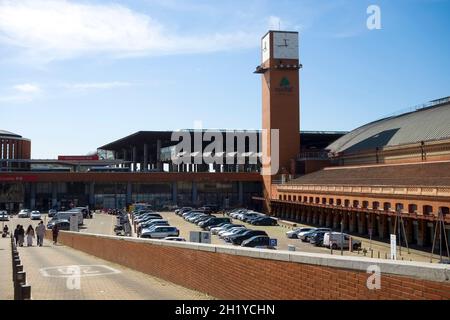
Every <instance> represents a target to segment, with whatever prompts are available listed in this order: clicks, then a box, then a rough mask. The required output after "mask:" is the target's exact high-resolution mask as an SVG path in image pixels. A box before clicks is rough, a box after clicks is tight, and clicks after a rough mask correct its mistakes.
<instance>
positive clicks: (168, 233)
mask: <svg viewBox="0 0 450 320" xmlns="http://www.w3.org/2000/svg"><path fill="white" fill-rule="evenodd" d="M179 235H180V231H179V230H178V229H177V228H175V227H171V226H156V227H154V228H153V229H152V230H148V229H144V230H142V233H141V238H152V239H163V238H167V237H178V236H179Z"/></svg>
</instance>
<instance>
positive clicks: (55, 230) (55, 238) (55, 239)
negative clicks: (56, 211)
mask: <svg viewBox="0 0 450 320" xmlns="http://www.w3.org/2000/svg"><path fill="white" fill-rule="evenodd" d="M58 233H59V228H58V224H57V223H55V224H54V225H53V227H52V235H53V244H56V243H57V242H58Z"/></svg>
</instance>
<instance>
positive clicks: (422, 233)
mask: <svg viewBox="0 0 450 320" xmlns="http://www.w3.org/2000/svg"><path fill="white" fill-rule="evenodd" d="M418 223H419V225H418V231H419V232H418V234H417V245H419V246H421V247H424V246H425V245H426V232H427V221H426V220H422V219H420V220H419V221H418Z"/></svg>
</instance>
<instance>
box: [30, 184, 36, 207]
mask: <svg viewBox="0 0 450 320" xmlns="http://www.w3.org/2000/svg"><path fill="white" fill-rule="evenodd" d="M35 207H36V184H35V183H34V182H31V183H30V210H34V209H36V208H35Z"/></svg>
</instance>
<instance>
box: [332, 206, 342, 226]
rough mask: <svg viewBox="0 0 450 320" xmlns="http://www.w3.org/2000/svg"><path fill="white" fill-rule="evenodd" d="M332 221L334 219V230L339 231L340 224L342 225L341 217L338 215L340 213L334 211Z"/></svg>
mask: <svg viewBox="0 0 450 320" xmlns="http://www.w3.org/2000/svg"><path fill="white" fill-rule="evenodd" d="M332 215H333V217H332V219H333V229H337V228H338V227H339V223H340V219H339V217H340V215H339V214H338V212H337V211H336V210H333V211H332Z"/></svg>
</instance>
